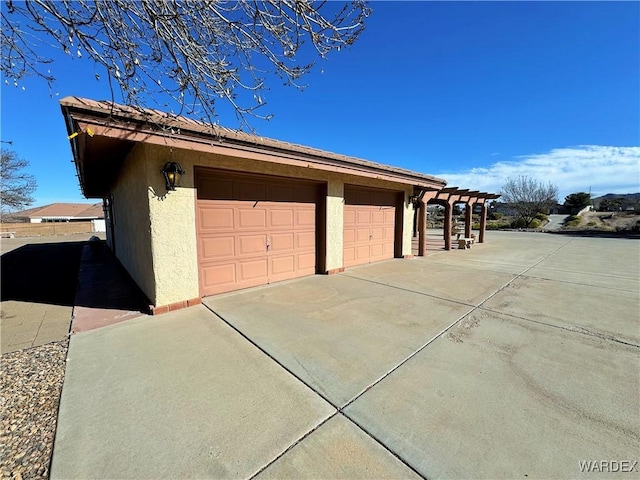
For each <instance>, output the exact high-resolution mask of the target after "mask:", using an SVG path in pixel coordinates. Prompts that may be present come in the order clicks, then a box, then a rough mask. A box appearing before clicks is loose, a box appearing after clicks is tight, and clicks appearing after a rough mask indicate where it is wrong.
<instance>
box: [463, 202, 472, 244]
mask: <svg viewBox="0 0 640 480" xmlns="http://www.w3.org/2000/svg"><path fill="white" fill-rule="evenodd" d="M472 218H473V207H472V206H471V202H467V203H465V204H464V238H471V220H472Z"/></svg>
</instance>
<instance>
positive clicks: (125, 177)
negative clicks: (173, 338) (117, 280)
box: [108, 144, 156, 302]
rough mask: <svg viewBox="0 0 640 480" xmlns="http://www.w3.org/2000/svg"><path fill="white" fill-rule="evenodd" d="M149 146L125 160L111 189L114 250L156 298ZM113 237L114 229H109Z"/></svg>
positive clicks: (150, 297)
mask: <svg viewBox="0 0 640 480" xmlns="http://www.w3.org/2000/svg"><path fill="white" fill-rule="evenodd" d="M145 150H146V147H145V146H144V145H142V144H139V145H137V146H136V147H135V148H134V149H133V150H132V152H131V153H130V154H129V156H128V157H127V158H126V160H125V161H124V164H123V165H122V169H121V170H120V173H119V175H118V179H117V181H116V183H115V186H114V188H113V189H112V191H111V197H112V198H111V200H112V203H111V212H112V215H113V227H114V229H113V230H114V235H113V243H114V244H113V245H111V248H112V250H113V251H114V252H115V254H116V257H117V258H118V260H119V261H120V263H121V264H122V265H123V266H124V267H125V269H126V270H127V272H129V275H131V278H133V279H134V281H135V282H136V283H137V284H138V286H139V287H140V289H141V290H142V291H143V292H144V294H145V295H146V296H147V298H148V299H149V300H150V301H151V302H154V301H155V293H156V284H155V278H154V273H153V267H154V262H153V258H152V254H151V219H150V216H149V200H148V195H147V189H148V181H147V177H148V174H147V170H148V165H147V164H146V163H145V162H144V158H145ZM108 236H109V237H110V236H111V231H109V232H108Z"/></svg>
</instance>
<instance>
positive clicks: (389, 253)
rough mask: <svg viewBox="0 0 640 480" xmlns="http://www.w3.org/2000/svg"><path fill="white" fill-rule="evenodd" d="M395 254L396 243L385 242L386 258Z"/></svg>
mask: <svg viewBox="0 0 640 480" xmlns="http://www.w3.org/2000/svg"><path fill="white" fill-rule="evenodd" d="M393 254H394V243H393V242H390V243H385V244H384V257H385V258H393Z"/></svg>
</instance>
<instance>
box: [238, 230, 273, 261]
mask: <svg viewBox="0 0 640 480" xmlns="http://www.w3.org/2000/svg"><path fill="white" fill-rule="evenodd" d="M236 238H237V239H238V240H237V241H238V251H237V253H238V256H247V255H251V256H255V255H264V254H266V252H267V243H268V240H267V235H266V234H254V235H251V234H247V235H242V236H238V237H236Z"/></svg>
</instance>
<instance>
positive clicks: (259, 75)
mask: <svg viewBox="0 0 640 480" xmlns="http://www.w3.org/2000/svg"><path fill="white" fill-rule="evenodd" d="M1 3H2V23H1V25H2V33H1V37H0V38H1V40H2V42H1V43H2V57H1V63H0V65H1V71H2V75H3V77H4V78H5V82H6V83H8V82H9V81H11V82H13V83H14V84H15V85H16V86H17V85H18V82H19V81H20V80H21V79H22V78H24V77H25V76H29V75H31V76H37V77H40V78H42V79H43V80H45V81H46V82H47V83H48V84H49V85H50V86H51V84H52V83H53V82H54V80H55V76H54V73H52V72H55V65H53V59H52V57H50V56H46V54H45V53H43V52H46V51H47V50H46V49H43V47H46V46H48V45H51V46H53V47H55V48H59V49H60V50H62V51H64V52H65V53H66V54H68V55H69V56H71V57H72V58H74V59H75V60H78V61H86V60H88V61H87V62H86V65H87V68H88V69H89V73H90V75H91V76H92V77H93V76H95V78H96V79H98V80H102V79H105V80H106V81H107V83H108V85H109V88H110V89H111V94H112V97H114V96H115V95H119V96H121V97H122V102H124V103H126V104H128V105H132V106H139V107H144V106H149V105H146V104H147V103H149V102H153V103H155V104H156V105H159V106H162V107H165V109H167V108H166V107H168V108H177V110H180V111H179V112H176V113H178V114H182V113H186V114H189V115H198V116H202V117H203V118H204V119H205V120H209V121H213V119H214V118H215V116H216V101H226V102H229V103H230V104H231V106H232V107H233V108H234V109H235V112H236V114H237V115H238V117H239V120H240V121H242V122H243V123H246V119H245V115H246V114H250V115H254V116H256V117H260V118H268V117H269V115H258V113H257V112H256V110H257V109H258V108H260V107H262V106H263V105H264V104H265V100H264V94H263V92H264V91H265V90H266V89H267V86H266V84H265V80H266V77H267V76H268V75H270V74H275V75H276V76H278V77H280V78H282V79H283V80H284V82H285V84H288V85H294V86H296V87H299V88H302V85H300V84H299V83H298V82H299V81H300V79H301V78H302V77H303V76H304V75H305V74H306V73H308V72H309V71H310V70H311V68H312V67H313V64H314V61H313V59H314V58H317V57H320V58H324V57H325V56H326V55H327V54H329V53H330V52H331V51H340V50H341V49H342V48H344V47H348V46H350V45H352V44H353V43H354V42H355V41H356V40H357V38H358V37H359V35H360V33H361V32H362V31H363V30H364V21H365V19H366V17H367V16H368V15H369V12H370V9H369V7H367V5H366V2H365V1H364V0H353V1H351V2H346V3H342V4H340V3H334V2H310V1H303V0H279V1H275V0H233V1H229V0H162V1H158V0H136V1H132V0H92V1H66V0H65V1H52V0H30V1H27V2H24V1H12V0H4V1H2V2H1ZM91 69H92V70H93V71H91ZM241 92H245V94H244V95H242V96H239V95H238V94H239V93H241ZM112 99H113V100H116V99H115V98H112Z"/></svg>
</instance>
